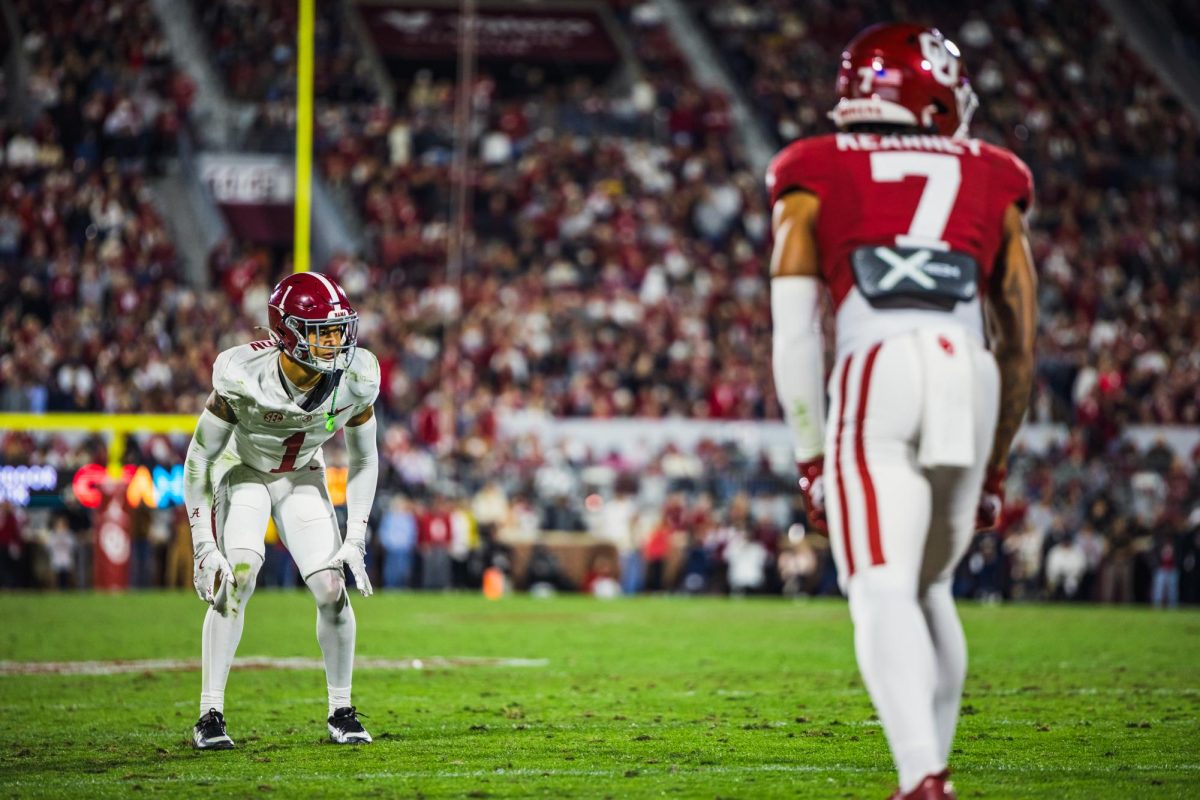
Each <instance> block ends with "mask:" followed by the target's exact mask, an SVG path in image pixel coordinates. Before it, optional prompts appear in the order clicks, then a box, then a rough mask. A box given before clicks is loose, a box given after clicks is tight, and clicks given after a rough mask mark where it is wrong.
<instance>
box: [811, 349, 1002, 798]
mask: <svg viewBox="0 0 1200 800" xmlns="http://www.w3.org/2000/svg"><path fill="white" fill-rule="evenodd" d="M931 341H935V342H938V343H940V347H941V350H940V356H941V357H944V360H939V358H940V357H939V348H938V345H937V344H935V345H933V346H932V347H930V345H929V343H930V342H931ZM955 359H957V360H955ZM943 361H944V364H946V365H951V368H944V367H942V366H940V364H942V363H943ZM934 393H936V394H934ZM948 398H949V401H948ZM931 403H932V405H930V404H931ZM998 404H999V373H998V370H997V367H996V362H995V359H994V358H993V357H992V355H991V353H989V352H988V351H987V350H985V349H984V348H983V347H982V346H981V345H979V344H978V343H976V342H975V341H973V340H971V339H970V338H969V337H965V336H962V335H961V334H958V335H954V334H952V335H950V336H948V337H940V336H938V337H936V338H933V339H931V337H930V335H929V333H928V332H924V333H918V332H913V333H909V334H904V335H901V336H893V337H891V338H889V339H887V340H885V341H884V342H882V343H879V344H875V345H871V346H869V347H867V348H864V349H861V350H858V351H855V352H851V353H848V354H843V355H842V356H841V357H840V358H839V361H838V364H837V367H836V368H835V370H834V372H833V375H832V376H831V378H830V408H831V412H832V413H831V414H830V419H829V424H828V430H827V435H826V450H825V497H826V517H827V519H828V523H829V539H830V544H831V548H832V551H833V556H834V560H835V562H836V564H837V569H838V580H839V583H840V585H841V586H842V589H843V590H844V591H845V592H846V594H847V595H848V596H849V599H850V613H851V617H852V618H853V620H854V629H855V630H854V634H855V650H856V653H857V656H858V664H859V669H860V670H861V672H862V676H863V681H864V682H865V683H866V686H867V690H868V691H869V692H870V695H871V699H872V701H873V702H874V704H875V708H876V710H877V711H878V714H879V718H880V721H881V722H882V724H883V728H884V732H885V733H886V734H887V739H888V744H889V745H890V747H891V750H892V754H893V756H894V757H895V760H896V764H897V767H898V769H899V773H900V788H901V789H902V790H904V791H909V790H910V789H912V788H913V787H914V786H916V784H917V783H919V782H920V781H921V780H922V779H923V778H924V777H925V776H926V775H928V774H931V773H936V772H940V771H941V770H942V769H943V768H944V767H945V766H946V760H947V758H948V756H949V752H950V746H951V742H952V741H953V738H954V728H955V725H956V722H957V718H958V706H959V701H960V699H961V696H962V684H963V679H964V677H965V675H966V645H965V642H964V640H963V636H962V627H961V625H960V624H959V621H958V615H957V613H956V612H955V610H954V602H953V599H952V597H951V593H950V582H951V580H952V577H953V573H954V568H955V566H956V565H957V564H958V561H959V560H960V559H961V558H962V556H963V555H964V553H965V552H966V550H967V547H968V546H969V545H970V542H971V539H972V537H973V535H974V527H975V511H976V506H977V504H978V502H979V494H980V490H981V486H982V484H983V477H984V471H985V468H986V462H987V459H988V456H989V454H990V451H991V447H992V440H993V437H994V434H995V429H996V415H997V410H998V408H997V407H998ZM940 424H946V425H949V426H950V430H951V432H952V433H953V431H954V428H955V426H957V428H958V431H959V432H960V433H961V435H960V436H958V437H957V439H956V437H955V436H953V435H952V436H950V437H947V436H946V435H945V434H946V430H945V429H941V430H934V426H936V425H940ZM929 431H934V433H929ZM926 436H935V437H936V438H935V439H934V440H931V441H936V442H940V445H939V446H941V447H942V450H941V451H938V450H937V449H936V448H929V447H928V445H929V444H930V442H928V441H927V442H924V444H925V445H926V446H925V447H923V446H922V445H923V442H922V439H923V437H926ZM970 437H973V442H972V441H971V440H970ZM948 438H949V442H948V443H947V439H948ZM964 447H965V448H966V449H965V450H964ZM931 449H932V450H933V452H932V454H931V455H932V458H928V457H926V455H927V454H929V453H930V450H931ZM947 450H949V451H953V452H954V453H956V455H955V456H953V457H950V458H949V459H948V460H950V461H952V462H953V461H955V460H957V461H958V463H966V464H967V465H966V466H945V465H936V464H939V463H944V462H939V461H938V460H937V457H938V453H939V452H941V453H943V454H944V453H945V452H947ZM972 450H973V453H971V451H972ZM964 452H965V453H966V454H967V455H966V456H965V458H967V459H968V460H967V461H965V462H964V461H963V458H964V455H963V454H964ZM921 461H925V462H926V463H930V462H932V464H934V465H930V466H922V464H921Z"/></svg>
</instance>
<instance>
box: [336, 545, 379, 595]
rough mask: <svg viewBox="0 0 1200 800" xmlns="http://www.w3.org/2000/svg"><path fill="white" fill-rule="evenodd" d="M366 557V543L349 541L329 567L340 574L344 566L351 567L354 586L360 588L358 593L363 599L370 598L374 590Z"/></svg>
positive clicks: (340, 549)
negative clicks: (368, 574)
mask: <svg viewBox="0 0 1200 800" xmlns="http://www.w3.org/2000/svg"><path fill="white" fill-rule="evenodd" d="M365 555H366V544H365V543H363V542H359V541H357V540H354V539H347V540H346V541H345V543H343V544H342V546H341V547H340V548H338V551H337V552H336V553H334V555H333V558H332V559H331V560H330V562H329V566H330V567H331V568H333V569H336V570H337V571H338V572H339V573H340V572H341V571H342V565H343V564H344V565H346V566H348V567H350V574H351V575H353V576H354V585H355V586H357V587H358V591H360V592H361V593H362V596H363V597H370V596H371V594H372V593H373V592H374V590H373V589H372V588H371V579H370V578H368V577H367V563H366V561H365V560H364V556H365Z"/></svg>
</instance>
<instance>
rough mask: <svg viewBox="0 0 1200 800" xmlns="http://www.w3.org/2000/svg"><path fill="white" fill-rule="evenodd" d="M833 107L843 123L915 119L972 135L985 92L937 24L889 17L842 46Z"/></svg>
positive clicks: (932, 126) (922, 124) (937, 129)
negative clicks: (978, 91)
mask: <svg viewBox="0 0 1200 800" xmlns="http://www.w3.org/2000/svg"><path fill="white" fill-rule="evenodd" d="M837 93H838V97H840V98H841V99H840V100H839V101H838V104H837V105H836V106H835V107H834V109H833V111H830V112H829V118H830V119H832V120H833V122H834V124H835V125H837V126H838V127H839V128H845V127H847V126H850V125H855V124H861V123H882V124H887V125H913V126H916V127H918V128H922V129H925V130H929V131H935V132H937V133H939V134H941V135H942V136H953V137H956V138H959V137H965V136H966V135H967V127H968V126H969V125H970V124H971V115H972V114H974V113H975V108H976V107H977V106H978V105H979V98H978V97H976V96H975V92H974V90H972V89H971V83H970V81H968V80H967V70H966V67H965V66H964V65H963V63H962V54H961V53H960V52H959V50H958V46H957V45H955V44H954V42H952V41H950V40H949V39H947V38H946V37H945V36H943V35H942V32H941V31H939V30H938V29H937V28H927V27H925V26H923V25H913V24H909V23H891V22H885V23H881V24H879V25H872V26H871V27H869V28H867V29H866V30H864V31H862V32H861V33H859V34H858V35H857V36H855V37H854V39H852V40H851V41H850V44H848V45H846V49H845V50H843V51H842V66H841V69H839V70H838V78H837Z"/></svg>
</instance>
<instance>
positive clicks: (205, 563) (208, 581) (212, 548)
mask: <svg viewBox="0 0 1200 800" xmlns="http://www.w3.org/2000/svg"><path fill="white" fill-rule="evenodd" d="M192 558H193V560H194V561H195V570H194V573H193V575H192V583H193V584H194V585H195V587H196V594H197V595H198V596H199V597H200V599H201V600H203V601H204V602H206V603H208V604H209V605H210V606H211V605H213V603H214V602H215V600H216V598H215V596H214V592H215V591H216V588H217V587H218V586H219V585H221V584H222V583H223V582H224V581H226V580H228V581H229V582H230V583H232V584H233V585H234V586H237V580H235V579H234V577H233V568H232V567H230V566H229V562H228V561H226V560H225V556H224V555H222V553H221V551H220V550H218V549H217V543H216V542H211V541H209V542H201V543H200V544H198V545H196V552H195V553H194V554H193V556H192Z"/></svg>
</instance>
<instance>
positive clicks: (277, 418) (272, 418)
mask: <svg viewBox="0 0 1200 800" xmlns="http://www.w3.org/2000/svg"><path fill="white" fill-rule="evenodd" d="M263 422H283V412H282V411H268V412H267V413H265V414H263Z"/></svg>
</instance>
